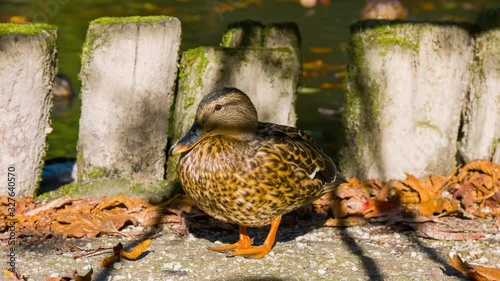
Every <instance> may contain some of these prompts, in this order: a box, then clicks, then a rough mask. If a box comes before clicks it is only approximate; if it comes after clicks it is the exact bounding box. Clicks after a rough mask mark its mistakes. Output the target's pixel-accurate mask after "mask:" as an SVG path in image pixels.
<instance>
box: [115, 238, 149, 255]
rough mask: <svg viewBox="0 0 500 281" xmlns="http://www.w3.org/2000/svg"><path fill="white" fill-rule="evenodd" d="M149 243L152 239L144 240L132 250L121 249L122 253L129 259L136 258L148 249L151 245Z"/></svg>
mask: <svg viewBox="0 0 500 281" xmlns="http://www.w3.org/2000/svg"><path fill="white" fill-rule="evenodd" d="M149 244H151V239H147V240H144V241H142V243H141V244H139V245H137V246H135V247H134V248H133V249H132V250H131V251H130V252H125V251H123V250H121V251H120V255H121V256H122V257H124V258H127V259H129V260H135V259H136V258H138V257H139V256H140V255H142V253H144V251H146V249H147V248H148V247H149Z"/></svg>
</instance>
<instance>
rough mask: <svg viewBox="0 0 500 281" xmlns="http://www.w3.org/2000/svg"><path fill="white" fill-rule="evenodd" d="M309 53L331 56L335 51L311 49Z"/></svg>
mask: <svg viewBox="0 0 500 281" xmlns="http://www.w3.org/2000/svg"><path fill="white" fill-rule="evenodd" d="M309 51H310V52H311V53H313V54H318V55H327V54H330V53H331V52H332V51H333V49H332V48H329V47H309Z"/></svg>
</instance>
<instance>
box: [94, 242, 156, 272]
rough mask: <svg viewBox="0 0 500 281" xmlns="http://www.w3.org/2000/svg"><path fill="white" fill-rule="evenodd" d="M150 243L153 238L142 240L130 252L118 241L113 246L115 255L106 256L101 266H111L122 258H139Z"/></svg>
mask: <svg viewBox="0 0 500 281" xmlns="http://www.w3.org/2000/svg"><path fill="white" fill-rule="evenodd" d="M149 244H151V239H147V240H144V241H142V243H140V244H139V245H137V246H135V247H134V248H133V249H132V250H131V251H130V252H125V251H124V250H123V244H122V243H118V244H116V246H114V247H113V253H114V254H113V255H112V256H110V257H107V258H104V259H103V260H102V261H101V263H100V266H101V267H110V266H112V265H113V263H115V262H116V261H121V260H122V258H127V259H129V260H135V259H137V258H138V257H139V256H140V255H142V253H144V251H146V249H147V248H148V247H149Z"/></svg>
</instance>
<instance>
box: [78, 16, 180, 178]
mask: <svg viewBox="0 0 500 281" xmlns="http://www.w3.org/2000/svg"><path fill="white" fill-rule="evenodd" d="M180 35H181V25H180V22H179V20H177V19H176V18H172V17H167V16H155V17H129V18H101V19H97V20H94V21H92V22H91V24H90V27H89V30H88V32H87V38H86V42H85V46H84V49H83V55H82V71H81V73H80V77H81V80H82V93H81V97H82V115H81V119H80V134H79V141H78V161H77V162H78V180H79V181H85V180H89V179H92V178H96V177H106V178H126V179H130V180H132V181H133V182H139V183H151V182H157V181H161V180H163V179H164V176H165V161H166V154H165V149H166V146H167V136H168V130H169V118H170V110H171V105H172V103H173V96H174V86H175V80H176V77H177V60H178V52H179V45H180V40H181V38H180Z"/></svg>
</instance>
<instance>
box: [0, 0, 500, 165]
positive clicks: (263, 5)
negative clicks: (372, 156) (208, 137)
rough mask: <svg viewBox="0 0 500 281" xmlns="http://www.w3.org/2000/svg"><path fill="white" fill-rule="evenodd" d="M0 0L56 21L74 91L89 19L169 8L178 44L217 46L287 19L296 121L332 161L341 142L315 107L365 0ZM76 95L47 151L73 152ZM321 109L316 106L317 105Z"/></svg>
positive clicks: (430, 10)
mask: <svg viewBox="0 0 500 281" xmlns="http://www.w3.org/2000/svg"><path fill="white" fill-rule="evenodd" d="M301 2H304V3H305V2H309V4H310V5H312V4H314V2H318V3H316V5H315V6H314V7H312V8H306V7H304V6H303V5H301V3H299V1H298V0H295V1H294V0H268V1H263V0H241V1H237V0H226V1H224V0H206V1H200V0H177V1H159V0H151V1H148V2H144V1H122V0H86V1H76V0H73V1H72V0H44V1H41V0H37V1H35V0H0V21H1V22H9V21H23V20H28V21H35V22H48V23H51V24H55V25H57V26H58V27H59V39H58V43H59V45H58V48H59V66H58V71H59V72H60V73H65V74H66V75H67V76H68V77H69V78H70V79H71V81H72V85H73V91H74V93H76V95H77V94H78V93H79V90H80V85H79V83H80V82H79V80H78V78H77V77H78V73H79V70H80V55H81V50H82V45H83V42H84V40H85V34H86V30H87V27H88V24H89V22H90V21H91V20H93V19H96V18H99V17H103V16H132V15H142V16H145V15H158V14H164V15H170V16H174V17H177V18H179V19H180V20H181V22H182V44H181V50H187V49H190V48H194V47H197V46H202V45H208V46H214V45H219V43H220V40H221V37H222V34H223V32H224V30H225V29H226V27H227V25H228V24H230V23H233V22H236V21H241V20H245V19H253V20H258V21H261V22H262V23H264V24H268V23H272V22H283V21H293V22H295V23H297V24H298V26H299V28H300V32H301V36H302V59H303V62H304V77H303V78H302V83H301V85H302V86H301V90H300V94H299V97H298V100H297V104H296V107H297V114H298V116H297V117H298V120H297V126H298V127H300V128H303V129H305V130H307V131H308V132H309V133H310V134H312V135H313V137H314V138H315V139H316V140H317V141H318V142H319V143H320V144H321V145H322V146H323V147H324V148H325V150H326V152H327V153H328V154H330V155H331V156H332V157H333V158H335V160H336V159H337V156H338V155H337V152H338V149H339V147H340V146H341V145H343V144H342V125H341V120H340V118H339V117H337V116H331V115H328V114H326V115H325V114H321V113H320V112H328V111H329V110H331V109H338V108H339V107H341V106H342V104H343V92H344V89H343V77H344V75H345V64H346V62H347V58H346V51H347V42H348V40H349V31H348V27H349V25H350V24H352V23H354V22H356V21H358V20H360V19H361V14H362V13H361V11H362V9H363V6H364V5H365V1H360V0H359V1H353V0H332V1H329V0H319V1H314V0H312V1H304V0H301ZM402 3H403V5H405V7H406V9H407V11H408V15H407V18H408V19H414V20H433V21H435V20H454V21H474V20H475V17H476V15H477V14H478V13H479V11H480V9H482V8H487V7H495V6H497V5H498V1H494V0H470V1H460V0H440V1H425V0H419V1H410V0H408V1H402ZM80 105H81V104H80V99H78V98H75V99H74V100H73V103H72V105H71V106H70V107H69V108H56V109H54V110H53V112H52V119H53V120H52V126H53V128H54V130H53V132H52V133H51V134H50V135H49V138H48V141H49V150H48V153H47V156H46V158H47V159H50V158H55V157H64V158H65V157H76V142H77V137H78V122H79V116H80ZM318 109H320V110H318Z"/></svg>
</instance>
